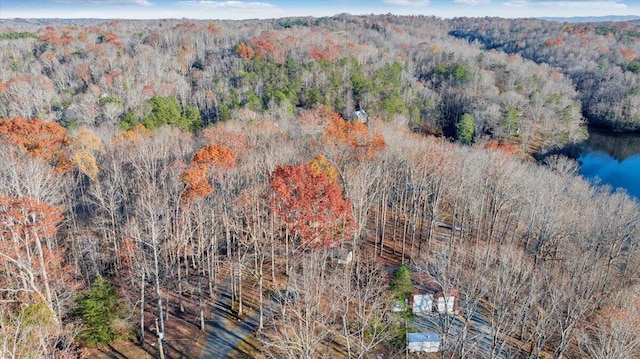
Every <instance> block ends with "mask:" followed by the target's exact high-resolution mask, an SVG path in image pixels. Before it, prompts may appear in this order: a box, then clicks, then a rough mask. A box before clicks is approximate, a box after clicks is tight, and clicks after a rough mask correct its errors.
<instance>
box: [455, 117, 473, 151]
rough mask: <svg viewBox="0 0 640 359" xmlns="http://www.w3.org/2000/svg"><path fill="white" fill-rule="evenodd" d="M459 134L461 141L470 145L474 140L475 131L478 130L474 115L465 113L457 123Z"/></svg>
mask: <svg viewBox="0 0 640 359" xmlns="http://www.w3.org/2000/svg"><path fill="white" fill-rule="evenodd" d="M456 130H457V136H458V140H459V141H460V143H463V144H465V145H470V144H471V143H472V142H473V133H474V132H475V131H476V125H475V122H474V121H473V117H472V116H471V115H470V114H468V113H465V114H464V115H462V118H460V121H459V122H458V123H457V124H456Z"/></svg>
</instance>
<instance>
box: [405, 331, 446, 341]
mask: <svg viewBox="0 0 640 359" xmlns="http://www.w3.org/2000/svg"><path fill="white" fill-rule="evenodd" d="M407 336H408V339H409V343H416V342H418V343H424V342H439V341H440V337H439V336H438V334H436V333H409V334H407Z"/></svg>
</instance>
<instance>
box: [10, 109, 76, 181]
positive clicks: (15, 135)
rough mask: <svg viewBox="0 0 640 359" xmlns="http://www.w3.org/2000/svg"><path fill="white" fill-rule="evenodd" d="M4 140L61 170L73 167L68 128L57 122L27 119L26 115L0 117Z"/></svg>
mask: <svg viewBox="0 0 640 359" xmlns="http://www.w3.org/2000/svg"><path fill="white" fill-rule="evenodd" d="M2 142H4V143H8V144H12V145H15V146H18V147H19V148H20V149H22V150H23V151H25V152H26V153H28V154H29V155H30V156H33V157H38V158H42V159H44V160H46V161H48V162H49V163H50V164H51V165H53V166H54V167H55V169H56V170H57V171H59V172H65V171H67V170H69V169H71V167H72V163H71V161H70V160H69V153H68V147H69V144H70V139H69V136H68V135H67V130H66V129H65V128H64V127H62V126H60V125H58V124H57V123H55V122H46V121H43V120H41V119H39V118H35V119H32V120H27V119H26V118H24V117H14V118H13V119H11V120H3V119H0V143H2Z"/></svg>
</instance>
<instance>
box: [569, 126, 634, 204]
mask: <svg viewBox="0 0 640 359" xmlns="http://www.w3.org/2000/svg"><path fill="white" fill-rule="evenodd" d="M578 162H579V163H580V174H581V175H582V176H583V177H585V178H587V179H589V180H593V181H594V182H595V183H602V184H609V185H611V186H612V187H613V188H615V189H617V188H624V189H625V190H626V191H627V192H628V193H629V194H630V195H632V196H634V197H635V198H637V199H639V200H640V134H617V133H610V132H609V133H608V132H602V131H590V132H589V139H588V140H587V142H586V143H585V146H584V148H583V151H582V154H581V155H580V157H579V158H578Z"/></svg>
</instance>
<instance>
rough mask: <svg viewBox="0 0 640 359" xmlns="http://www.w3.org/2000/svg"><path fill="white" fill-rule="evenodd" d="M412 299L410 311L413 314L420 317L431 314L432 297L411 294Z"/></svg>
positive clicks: (429, 295)
mask: <svg viewBox="0 0 640 359" xmlns="http://www.w3.org/2000/svg"><path fill="white" fill-rule="evenodd" d="M412 299H413V300H412V302H411V311H412V312H413V314H416V315H420V314H426V313H431V312H433V295H431V294H413V295H412Z"/></svg>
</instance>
